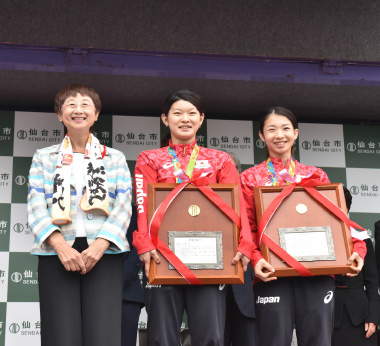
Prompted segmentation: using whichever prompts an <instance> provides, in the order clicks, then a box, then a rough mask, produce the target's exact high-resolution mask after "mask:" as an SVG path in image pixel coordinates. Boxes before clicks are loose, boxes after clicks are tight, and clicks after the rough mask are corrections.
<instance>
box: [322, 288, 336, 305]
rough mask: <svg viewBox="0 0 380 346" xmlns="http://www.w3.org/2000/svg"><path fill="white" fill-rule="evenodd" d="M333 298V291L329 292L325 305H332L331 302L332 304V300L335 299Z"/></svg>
mask: <svg viewBox="0 0 380 346" xmlns="http://www.w3.org/2000/svg"><path fill="white" fill-rule="evenodd" d="M333 296H334V294H333V292H332V291H328V292H327V296H326V297H325V299H324V300H323V302H324V303H325V304H328V303H330V302H331V299H332V298H333Z"/></svg>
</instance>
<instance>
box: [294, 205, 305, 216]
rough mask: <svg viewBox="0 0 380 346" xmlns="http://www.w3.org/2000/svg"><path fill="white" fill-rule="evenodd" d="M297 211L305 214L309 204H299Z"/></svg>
mask: <svg viewBox="0 0 380 346" xmlns="http://www.w3.org/2000/svg"><path fill="white" fill-rule="evenodd" d="M296 211H297V213H298V214H305V213H306V212H307V206H306V205H305V204H302V203H300V204H297V205H296Z"/></svg>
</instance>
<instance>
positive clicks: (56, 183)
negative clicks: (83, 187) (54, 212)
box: [53, 173, 65, 211]
mask: <svg viewBox="0 0 380 346" xmlns="http://www.w3.org/2000/svg"><path fill="white" fill-rule="evenodd" d="M58 188H59V189H60V190H61V193H60V194H59V197H58V198H56V197H53V204H55V203H58V206H59V209H61V210H62V211H64V210H65V207H64V206H63V205H62V204H61V202H62V201H63V192H64V191H65V188H64V187H63V178H62V179H61V178H60V174H59V173H57V174H56V175H55V177H54V185H53V195H55V194H56V193H57V192H58Z"/></svg>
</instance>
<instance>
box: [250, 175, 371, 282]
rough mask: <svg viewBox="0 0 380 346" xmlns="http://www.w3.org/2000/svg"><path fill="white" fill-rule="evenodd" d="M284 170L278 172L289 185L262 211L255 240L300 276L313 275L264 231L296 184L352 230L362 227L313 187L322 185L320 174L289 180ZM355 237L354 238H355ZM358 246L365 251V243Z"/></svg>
mask: <svg viewBox="0 0 380 346" xmlns="http://www.w3.org/2000/svg"><path fill="white" fill-rule="evenodd" d="M286 173H287V172H286V171H285V172H284V170H282V171H281V172H280V175H281V176H282V178H284V180H286V181H288V182H289V183H290V185H288V186H286V187H285V188H284V189H283V190H282V191H281V193H280V194H279V195H278V196H277V197H276V198H275V199H274V200H273V201H272V203H271V204H270V205H269V206H268V208H267V209H266V210H265V212H264V213H263V215H262V217H261V219H260V222H259V226H258V232H257V237H258V238H257V240H258V243H259V244H260V243H261V241H262V242H263V243H264V244H265V245H266V246H268V248H269V249H270V250H272V251H273V252H274V253H275V254H276V255H277V256H279V257H280V258H281V259H283V260H284V261H285V262H286V263H287V264H288V265H289V266H291V267H292V268H293V269H295V270H296V271H297V272H298V273H299V274H300V275H301V276H313V274H312V273H311V272H310V271H309V270H308V269H307V268H306V267H305V266H304V265H302V264H301V263H300V262H298V261H297V260H296V259H295V258H294V257H292V256H291V255H289V254H288V253H287V252H286V251H285V250H284V249H283V248H282V247H280V246H279V245H278V244H276V243H275V242H274V241H273V240H272V239H271V238H270V237H269V236H268V235H267V234H266V233H264V232H265V229H266V227H267V225H268V223H269V221H270V219H271V218H272V216H273V215H274V213H275V211H276V210H277V209H278V207H279V206H280V204H281V203H282V201H283V200H284V199H285V198H286V197H287V196H288V195H290V194H291V193H292V192H293V190H294V188H295V187H296V185H299V186H303V187H304V188H305V190H306V191H307V192H308V193H309V194H310V195H311V196H312V197H313V198H315V199H316V200H317V201H318V202H319V203H321V204H322V205H323V206H324V207H326V208H327V210H329V211H330V212H332V213H333V214H334V215H335V216H336V217H338V218H339V219H340V220H342V221H343V222H344V223H345V224H346V225H347V227H348V228H349V229H350V230H352V229H353V228H359V229H361V230H363V231H365V230H364V228H363V227H361V226H359V225H358V224H357V223H355V222H353V221H351V220H350V219H349V218H348V216H347V214H346V213H345V212H344V211H343V210H342V209H341V208H339V207H338V206H337V205H336V204H334V203H333V202H332V201H330V200H329V199H328V198H327V197H326V196H324V195H323V194H321V193H320V192H319V191H317V190H316V189H315V186H320V185H324V184H323V182H322V181H320V180H319V179H320V176H319V174H318V173H316V172H312V173H311V174H309V175H308V176H307V177H305V178H304V179H302V180H301V181H299V182H296V181H295V180H294V179H293V178H292V179H291V180H287V177H286ZM352 238H353V242H354V243H357V242H358V240H357V239H358V238H356V237H354V236H353V237H352ZM355 239H356V240H355ZM357 245H358V247H359V248H360V249H361V250H362V251H363V253H366V247H365V243H363V244H361V243H358V244H357Z"/></svg>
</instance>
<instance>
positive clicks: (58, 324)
mask: <svg viewBox="0 0 380 346" xmlns="http://www.w3.org/2000/svg"><path fill="white" fill-rule="evenodd" d="M73 247H74V248H75V249H77V250H78V251H79V252H82V251H83V250H84V249H86V248H87V247H88V245H87V240H86V238H77V239H76V240H75V243H74V245H73ZM122 263H123V256H122V254H117V255H103V257H102V258H101V259H100V260H99V262H98V263H97V264H96V265H95V267H94V268H93V269H92V270H91V271H90V272H89V273H87V274H84V275H81V274H79V273H78V272H69V271H66V270H65V268H64V266H63V265H62V263H61V261H60V260H59V258H58V256H39V262H38V284H39V293H40V311H41V345H42V346H105V345H107V346H120V343H121V340H120V339H121V304H122V285H123V280H122Z"/></svg>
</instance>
